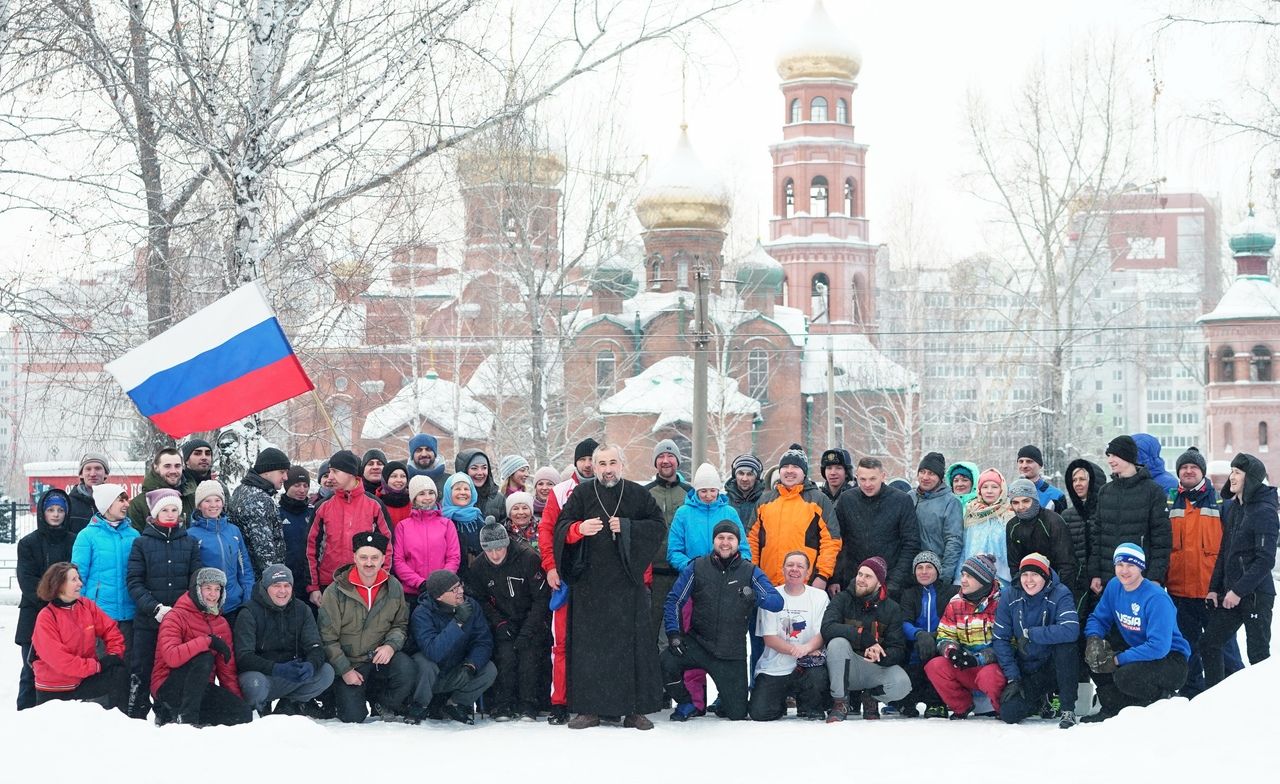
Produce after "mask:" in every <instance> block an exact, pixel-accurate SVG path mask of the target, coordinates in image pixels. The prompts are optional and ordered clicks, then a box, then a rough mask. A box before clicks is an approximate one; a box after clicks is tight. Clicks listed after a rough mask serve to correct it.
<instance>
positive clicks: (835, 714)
mask: <svg viewBox="0 0 1280 784" xmlns="http://www.w3.org/2000/svg"><path fill="white" fill-rule="evenodd" d="M848 716H849V702H848V700H846V699H845V698H844V697H836V698H835V699H834V700H832V701H831V710H829V711H827V723H828V724H835V723H836V722H838V721H844V720H845V719H846V718H848Z"/></svg>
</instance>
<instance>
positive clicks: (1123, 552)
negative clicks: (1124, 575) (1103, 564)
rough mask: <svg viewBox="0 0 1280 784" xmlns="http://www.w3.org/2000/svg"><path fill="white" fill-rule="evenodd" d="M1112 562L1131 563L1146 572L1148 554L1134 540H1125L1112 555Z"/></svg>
mask: <svg viewBox="0 0 1280 784" xmlns="http://www.w3.org/2000/svg"><path fill="white" fill-rule="evenodd" d="M1111 562H1112V563H1113V564H1119V563H1129V564H1133V565H1134V566H1136V567H1138V568H1139V569H1141V570H1142V571H1144V572H1145V571H1146V570H1147V554H1146V553H1145V552H1143V550H1142V548H1141V547H1139V546H1138V545H1136V544H1134V543H1133V542H1125V543H1124V544H1122V545H1120V546H1119V547H1117V548H1116V552H1115V555H1113V556H1111Z"/></svg>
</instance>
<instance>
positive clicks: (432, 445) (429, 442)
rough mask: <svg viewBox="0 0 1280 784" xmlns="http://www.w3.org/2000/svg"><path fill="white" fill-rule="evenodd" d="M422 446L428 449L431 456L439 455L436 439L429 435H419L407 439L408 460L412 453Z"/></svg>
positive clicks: (438, 445) (411, 457)
mask: <svg viewBox="0 0 1280 784" xmlns="http://www.w3.org/2000/svg"><path fill="white" fill-rule="evenodd" d="M424 446H425V447H426V448H427V449H430V450H431V452H432V453H433V454H435V455H439V454H440V443H439V442H438V441H436V437H435V436H433V435H431V434H429V433H419V434H417V435H416V436H414V437H413V438H410V439H409V459H410V460H412V459H413V453H414V452H417V451H418V450H419V449H421V448H422V447H424Z"/></svg>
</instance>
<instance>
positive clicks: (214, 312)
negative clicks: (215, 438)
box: [106, 283, 315, 438]
mask: <svg viewBox="0 0 1280 784" xmlns="http://www.w3.org/2000/svg"><path fill="white" fill-rule="evenodd" d="M106 370H107V372H109V373H111V375H113V376H115V379H116V381H118V382H120V386H122V387H124V390H125V392H127V393H128V395H129V397H130V398H131V399H132V400H133V402H134V405H136V406H137V407H138V411H140V412H141V413H142V415H143V416H145V417H147V418H148V419H150V420H151V421H152V422H154V423H155V425H156V427H158V428H159V429H160V430H162V431H164V432H165V433H168V434H169V435H170V436H173V437H174V438H181V437H182V436H185V435H187V434H189V433H195V432H199V431H204V430H216V429H217V428H220V427H222V426H224V425H227V424H230V423H232V422H235V421H237V420H240V419H243V418H244V417H246V416H249V415H250V414H255V413H257V412H259V411H261V410H263V409H265V408H268V407H270V406H273V405H275V404H276V403H279V402H281V401H284V400H288V399H289V398H292V397H297V396H298V395H301V394H303V393H304V392H308V391H310V390H312V389H314V388H315V385H314V384H312V383H311V379H309V378H307V374H306V372H305V371H303V369H302V364H301V363H300V362H298V357H297V355H295V354H294V353H293V347H292V346H290V345H289V339H288V338H286V337H285V335H284V330H283V329H281V327H280V322H279V321H277V320H276V316H275V313H273V312H272V310H271V306H270V305H269V304H267V298H266V297H265V296H264V295H263V292H262V289H261V288H260V287H259V286H258V284H257V283H246V284H245V285H243V286H241V287H240V288H238V289H236V290H235V291H233V292H231V293H230V294H228V295H227V296H225V297H223V298H222V299H220V300H218V301H217V302H214V303H213V304H212V305H209V306H208V307H206V308H203V309H202V310H199V311H197V312H196V313H194V314H192V315H190V316H188V317H187V318H185V319H183V320H182V321H180V322H178V323H177V324H175V325H174V326H172V327H170V328H169V329H168V330H166V331H165V332H163V333H161V334H159V335H157V336H156V337H154V338H152V339H151V340H148V341H147V342H146V343H143V344H142V345H141V346H138V347H137V348H135V349H134V350H132V351H130V352H129V353H128V354H125V355H124V356H122V357H120V358H119V359H117V360H115V361H114V362H110V363H108V364H107V365H106Z"/></svg>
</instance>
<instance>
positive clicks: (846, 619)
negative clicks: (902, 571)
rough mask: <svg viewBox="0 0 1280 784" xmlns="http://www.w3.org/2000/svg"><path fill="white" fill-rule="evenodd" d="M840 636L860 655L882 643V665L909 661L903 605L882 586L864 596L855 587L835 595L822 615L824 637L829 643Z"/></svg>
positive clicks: (890, 665) (888, 665) (880, 662)
mask: <svg viewBox="0 0 1280 784" xmlns="http://www.w3.org/2000/svg"><path fill="white" fill-rule="evenodd" d="M913 557H914V556H913ZM837 637H843V638H844V639H846V640H848V641H849V645H850V647H852V648H853V652H854V653H856V654H859V655H861V654H862V652H863V651H865V650H866V649H867V648H870V647H871V646H872V645H876V644H879V645H880V647H881V648H884V654H885V655H884V656H883V657H881V659H880V661H879V662H878V664H879V665H880V666H881V667H892V666H893V665H895V664H903V663H904V662H906V660H907V638H906V635H905V634H904V633H903V631H902V608H901V607H899V606H898V603H897V602H895V601H894V600H892V599H889V598H887V597H886V596H885V595H884V589H883V588H881V590H879V591H877V592H876V593H873V594H872V595H871V596H868V597H862V598H860V597H858V596H856V595H855V594H854V590H853V587H852V586H850V588H849V590H847V591H841V592H840V593H838V594H836V598H834V599H832V600H831V604H828V605H827V611H826V612H825V613H823V614H822V639H823V640H825V641H826V642H827V644H830V643H831V641H832V640H834V639H835V638H837Z"/></svg>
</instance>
